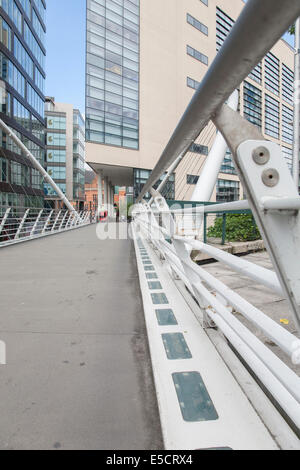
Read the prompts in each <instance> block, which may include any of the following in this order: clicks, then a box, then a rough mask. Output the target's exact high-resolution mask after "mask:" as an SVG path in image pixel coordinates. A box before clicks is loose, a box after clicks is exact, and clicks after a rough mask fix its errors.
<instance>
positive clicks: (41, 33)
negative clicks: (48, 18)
mask: <svg viewBox="0 0 300 470" xmlns="http://www.w3.org/2000/svg"><path fill="white" fill-rule="evenodd" d="M32 24H33V27H34V29H35V32H36V33H37V35H38V38H39V40H40V41H41V43H42V44H43V45H44V43H45V31H44V28H43V26H42V25H41V23H40V20H39V19H38V17H37V14H36V12H35V11H34V10H32Z"/></svg>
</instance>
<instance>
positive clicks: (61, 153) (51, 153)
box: [47, 150, 66, 163]
mask: <svg viewBox="0 0 300 470" xmlns="http://www.w3.org/2000/svg"><path fill="white" fill-rule="evenodd" d="M47 162H48V163H66V151H65V150H47Z"/></svg>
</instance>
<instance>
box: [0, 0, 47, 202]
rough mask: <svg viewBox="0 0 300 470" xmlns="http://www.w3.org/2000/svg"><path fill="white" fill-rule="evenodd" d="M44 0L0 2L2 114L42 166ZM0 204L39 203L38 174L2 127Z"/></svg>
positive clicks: (44, 52) (41, 192) (3, 118)
mask: <svg viewBox="0 0 300 470" xmlns="http://www.w3.org/2000/svg"><path fill="white" fill-rule="evenodd" d="M45 13H46V2H45V1H44V0H0V118H1V119H2V120H3V121H4V122H5V123H6V124H7V125H8V126H9V127H10V128H11V129H12V130H13V131H14V132H15V133H16V134H17V136H18V137H19V138H20V139H21V140H22V142H23V143H24V144H25V145H26V147H27V148H28V149H29V150H30V151H31V152H32V154H33V155H34V156H35V157H36V158H37V159H38V160H39V162H40V163H41V164H42V165H43V164H44V155H45V132H44V130H45V119H44V101H45V98H44V82H45V54H46V50H45V32H46V27H45ZM0 138H1V142H0V206H12V207H22V208H24V207H25V208H28V207H43V205H44V192H43V184H42V178H41V176H40V173H39V172H38V171H37V170H36V169H34V168H33V166H32V164H31V163H30V162H29V160H28V158H26V157H25V156H24V155H23V154H22V153H21V151H20V149H19V148H18V147H17V146H16V145H15V144H14V143H13V142H12V140H11V138H10V137H9V136H8V135H6V133H5V132H3V131H2V130H0Z"/></svg>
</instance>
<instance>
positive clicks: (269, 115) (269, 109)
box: [265, 94, 279, 139]
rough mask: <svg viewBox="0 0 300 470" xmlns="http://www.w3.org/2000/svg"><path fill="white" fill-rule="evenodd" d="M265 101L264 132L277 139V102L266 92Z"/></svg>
mask: <svg viewBox="0 0 300 470" xmlns="http://www.w3.org/2000/svg"><path fill="white" fill-rule="evenodd" d="M265 102H266V104H265V114H266V116H265V120H266V122H265V132H266V134H267V135H270V136H271V137H275V138H276V139H279V102H278V101H277V100H275V99H274V98H272V96H269V95H267V94H266V96H265Z"/></svg>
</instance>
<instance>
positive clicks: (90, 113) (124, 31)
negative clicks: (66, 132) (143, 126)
mask: <svg viewBox="0 0 300 470" xmlns="http://www.w3.org/2000/svg"><path fill="white" fill-rule="evenodd" d="M139 23H140V11H139V0H115V1H113V0H87V51H86V62H87V66H86V71H87V75H86V140H87V141H90V142H96V143H100V144H107V145H114V146H118V147H126V148H131V149H138V147H139V40H140V37H139Z"/></svg>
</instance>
